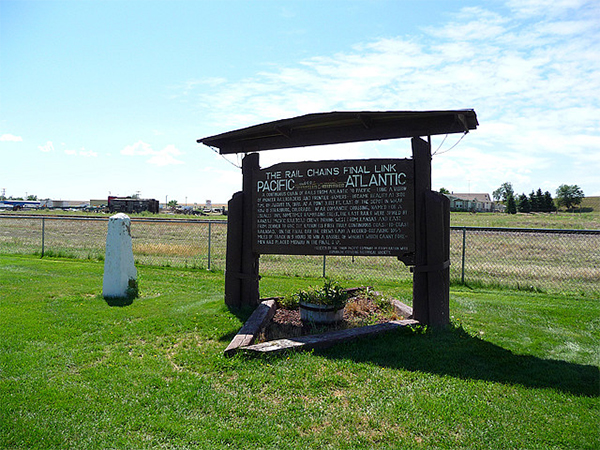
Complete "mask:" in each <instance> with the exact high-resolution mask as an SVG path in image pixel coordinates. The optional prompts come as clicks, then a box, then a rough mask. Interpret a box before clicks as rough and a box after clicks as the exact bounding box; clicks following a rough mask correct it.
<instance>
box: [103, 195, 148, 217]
mask: <svg viewBox="0 0 600 450" xmlns="http://www.w3.org/2000/svg"><path fill="white" fill-rule="evenodd" d="M108 209H109V211H110V212H111V213H114V212H123V213H140V212H143V211H150V212H151V213H158V209H159V205H158V200H155V199H153V198H132V197H114V196H110V197H108Z"/></svg>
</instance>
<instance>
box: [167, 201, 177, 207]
mask: <svg viewBox="0 0 600 450" xmlns="http://www.w3.org/2000/svg"><path fill="white" fill-rule="evenodd" d="M167 206H168V207H169V208H177V200H169V203H167Z"/></svg>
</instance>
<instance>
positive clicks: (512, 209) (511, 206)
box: [506, 194, 517, 214]
mask: <svg viewBox="0 0 600 450" xmlns="http://www.w3.org/2000/svg"><path fill="white" fill-rule="evenodd" d="M506 213H507V214H516V213H517V204H516V202H515V197H513V194H509V196H508V198H507V199H506Z"/></svg>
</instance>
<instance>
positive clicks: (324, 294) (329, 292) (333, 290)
mask: <svg viewBox="0 0 600 450" xmlns="http://www.w3.org/2000/svg"><path fill="white" fill-rule="evenodd" d="M296 296H297V298H298V303H312V304H313V305H322V306H332V307H336V308H343V307H344V306H345V305H346V302H347V301H348V298H349V297H350V294H349V293H348V291H346V289H345V288H343V287H342V286H340V285H339V284H338V283H336V282H335V281H333V280H331V279H329V278H328V279H326V280H325V283H324V284H323V287H321V288H315V287H312V286H311V287H309V288H308V289H307V290H301V291H298V292H297V293H296Z"/></svg>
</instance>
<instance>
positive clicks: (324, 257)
mask: <svg viewBox="0 0 600 450" xmlns="http://www.w3.org/2000/svg"><path fill="white" fill-rule="evenodd" d="M326 258H327V256H326V255H323V278H325V261H326Z"/></svg>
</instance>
